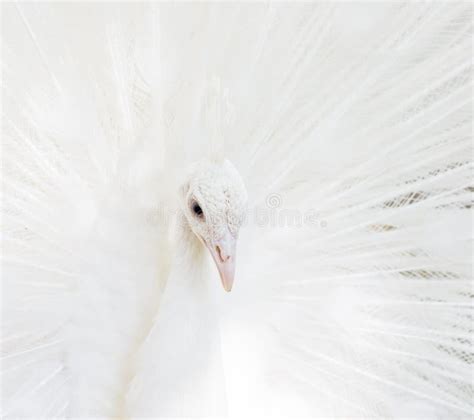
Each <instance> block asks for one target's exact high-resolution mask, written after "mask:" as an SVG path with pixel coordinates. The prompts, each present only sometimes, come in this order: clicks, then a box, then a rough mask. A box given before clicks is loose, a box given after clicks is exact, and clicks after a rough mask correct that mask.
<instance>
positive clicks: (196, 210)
mask: <svg viewBox="0 0 474 420" xmlns="http://www.w3.org/2000/svg"><path fill="white" fill-rule="evenodd" d="M192 209H193V213H194V214H195V215H196V216H197V217H199V218H203V217H204V213H203V211H202V208H201V206H200V205H199V204H198V203H196V202H194V203H193V204H192Z"/></svg>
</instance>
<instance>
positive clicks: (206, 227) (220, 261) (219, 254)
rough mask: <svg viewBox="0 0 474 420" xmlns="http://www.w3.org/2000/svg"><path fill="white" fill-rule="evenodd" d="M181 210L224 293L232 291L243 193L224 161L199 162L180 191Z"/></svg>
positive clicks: (230, 167) (242, 218)
mask: <svg viewBox="0 0 474 420" xmlns="http://www.w3.org/2000/svg"><path fill="white" fill-rule="evenodd" d="M181 193H182V210H183V213H184V216H185V218H186V220H187V222H188V224H189V227H190V228H191V230H192V232H193V233H194V234H195V235H196V236H197V237H198V239H199V240H200V241H201V243H202V244H203V245H204V246H205V247H206V248H207V249H208V250H209V252H210V254H211V256H212V258H213V260H214V262H215V264H216V266H217V269H218V271H219V275H220V278H221V281H222V285H223V286H224V289H225V290H226V291H228V292H230V291H231V289H232V284H233V282H234V274H235V257H236V244H237V238H238V236H239V229H240V226H241V225H242V222H243V220H244V217H245V209H246V204H247V191H246V189H245V186H244V183H243V181H242V178H241V177H240V175H239V173H238V172H237V170H236V169H235V167H234V166H233V165H232V164H231V163H230V162H229V161H228V160H224V161H221V162H209V161H205V162H199V163H197V164H195V165H193V167H192V168H191V170H190V172H189V175H188V177H187V181H186V182H185V183H184V185H183V186H182V187H181Z"/></svg>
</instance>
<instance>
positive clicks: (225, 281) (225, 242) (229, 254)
mask: <svg viewBox="0 0 474 420" xmlns="http://www.w3.org/2000/svg"><path fill="white" fill-rule="evenodd" d="M236 242H237V240H236V238H234V237H233V236H232V235H231V233H230V232H227V234H226V235H224V237H223V238H221V239H220V240H218V241H215V242H213V243H212V245H206V246H207V248H208V249H209V252H210V253H211V255H212V258H213V260H214V262H215V263H216V266H217V270H218V271H219V275H220V277H221V281H222V286H224V289H225V290H226V291H227V292H230V291H231V290H232V285H233V283H234V274H235V249H236Z"/></svg>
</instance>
